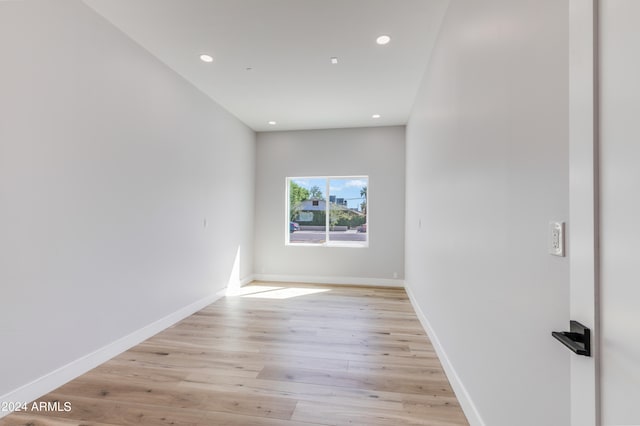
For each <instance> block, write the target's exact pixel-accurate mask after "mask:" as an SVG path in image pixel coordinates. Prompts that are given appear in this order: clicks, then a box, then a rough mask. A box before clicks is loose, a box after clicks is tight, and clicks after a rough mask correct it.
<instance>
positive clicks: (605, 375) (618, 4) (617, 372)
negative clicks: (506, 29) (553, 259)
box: [599, 0, 640, 426]
mask: <svg viewBox="0 0 640 426" xmlns="http://www.w3.org/2000/svg"><path fill="white" fill-rule="evenodd" d="M600 13H601V15H600V24H601V26H600V29H601V32H600V34H601V36H600V46H599V50H600V72H601V75H600V83H601V85H600V94H601V96H600V102H601V104H600V178H601V181H600V190H601V194H600V201H601V208H600V213H601V216H600V217H601V220H600V224H601V225H600V226H601V228H600V231H601V234H600V248H601V275H600V279H601V283H600V296H601V299H600V300H601V306H600V309H601V310H600V313H601V324H602V329H601V351H602V352H601V354H602V357H601V371H602V382H601V383H602V424H603V425H604V426H614V425H640V405H639V404H638V402H639V401H640V363H639V362H638V361H639V360H640V309H639V301H640V286H639V285H638V282H639V281H640V271H639V270H638V253H639V252H638V241H640V223H639V222H638V217H640V200H639V199H638V189H639V183H640V169H639V168H638V164H640V144H639V143H638V140H640V122H639V121H638V102H639V100H640V84H639V82H638V73H640V54H639V53H638V43H640V31H639V30H638V22H639V21H638V20H639V19H640V3H638V2H637V1H634V0H605V1H601V2H600Z"/></svg>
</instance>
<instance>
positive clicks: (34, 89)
mask: <svg viewBox="0 0 640 426" xmlns="http://www.w3.org/2000/svg"><path fill="white" fill-rule="evenodd" d="M0 52H2V59H1V61H2V65H1V67H0V68H1V71H0V93H2V96H0V117H1V119H0V236H1V237H0V292H1V294H0V342H1V343H0V345H1V347H2V350H0V378H1V379H0V397H2V395H5V396H7V395H9V396H10V395H14V396H15V395H18V394H15V393H14V394H9V393H10V392H12V391H14V390H16V389H17V388H18V387H20V386H23V385H25V384H28V383H30V382H31V381H33V380H35V379H37V378H40V377H42V376H44V375H46V374H48V373H51V372H52V371H54V370H55V369H57V368H59V367H62V366H65V365H66V364H67V363H70V362H73V361H75V360H77V359H79V358H81V357H83V356H85V355H87V354H89V353H91V352H92V351H95V350H97V349H99V348H101V347H104V346H105V345H108V344H110V343H112V342H114V341H116V340H117V339H119V338H122V337H123V336H126V335H128V334H129V333H132V332H134V331H136V330H139V329H141V328H143V327H145V326H147V325H149V324H151V323H153V322H154V321H156V320H159V319H161V318H163V317H165V316H167V315H169V314H172V313H174V312H176V311H179V310H180V309H181V308H183V307H185V306H189V305H191V304H193V303H194V302H198V301H201V300H210V299H211V298H212V297H213V296H214V295H215V294H216V292H217V291H219V290H221V289H223V288H224V287H225V286H226V284H227V282H228V281H229V278H230V274H231V272H232V266H233V264H234V260H235V257H236V253H237V251H238V249H240V250H241V255H242V259H241V262H240V265H239V274H240V275H242V276H245V275H249V274H251V272H252V262H253V261H252V258H251V256H252V251H253V248H252V242H253V236H252V223H253V184H254V156H255V134H254V133H253V132H252V131H251V130H249V129H248V128H247V127H245V126H244V125H243V124H241V123H240V122H239V121H238V120H236V119H235V118H233V117H232V116H231V115H230V114H228V113H227V112H226V111H224V110H223V109H222V108H221V107H220V106H218V105H217V104H215V103H214V102H213V101H211V100H210V99H209V98H207V97H206V96H204V95H203V94H201V93H200V92H199V91H197V90H196V89H195V88H194V87H192V86H191V85H189V84H188V83H187V82H185V81H184V80H183V79H181V78H180V77H178V76H177V75H176V74H175V73H174V72H172V71H170V70H169V69H168V68H167V67H165V66H164V65H163V64H162V63H160V62H159V61H158V60H156V59H155V58H153V57H152V56H151V55H150V54H148V53H147V52H146V51H144V50H143V49H142V48H140V47H139V46H138V45H136V44H135V43H133V42H132V41H131V40H129V39H128V38H127V37H126V36H124V35H123V34H122V33H120V32H118V31H117V30H115V29H114V28H113V27H112V26H111V25H110V24H108V23H107V22H106V21H105V20H103V19H102V18H100V17H99V16H98V15H96V14H95V13H94V12H92V11H91V10H90V9H88V8H87V7H86V6H85V5H84V4H82V3H81V2H79V1H75V0H57V1H46V0H42V1H38V0H30V1H19V2H18V1H16V2H0ZM205 218H206V219H207V221H208V227H206V228H205V227H204V220H205ZM236 278H237V277H236ZM43 389H44V388H43ZM28 394H29V392H26V393H19V395H28Z"/></svg>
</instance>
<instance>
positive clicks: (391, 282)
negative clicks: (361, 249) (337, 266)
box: [253, 274, 404, 287]
mask: <svg viewBox="0 0 640 426" xmlns="http://www.w3.org/2000/svg"><path fill="white" fill-rule="evenodd" d="M253 278H254V280H256V281H267V282H285V283H307V284H338V285H361V286H370V287H404V280H397V279H386V278H358V277H320V276H316V275H271V274H255V275H254V276H253Z"/></svg>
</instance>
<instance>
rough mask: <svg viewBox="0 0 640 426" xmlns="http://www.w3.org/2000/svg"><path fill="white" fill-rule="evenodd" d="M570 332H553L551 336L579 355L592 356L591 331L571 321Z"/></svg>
mask: <svg viewBox="0 0 640 426" xmlns="http://www.w3.org/2000/svg"><path fill="white" fill-rule="evenodd" d="M569 329H570V331H553V332H551V335H552V336H553V337H555V338H556V339H558V340H559V341H560V342H562V344H563V345H565V346H566V347H568V348H569V349H571V350H572V351H573V352H575V353H577V354H578V355H584V356H591V330H590V329H589V328H587V327H585V326H584V325H582V324H580V323H579V322H578V321H570V323H569Z"/></svg>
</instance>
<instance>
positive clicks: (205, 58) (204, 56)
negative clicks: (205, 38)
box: [200, 53, 213, 62]
mask: <svg viewBox="0 0 640 426" xmlns="http://www.w3.org/2000/svg"><path fill="white" fill-rule="evenodd" d="M200 60H201V61H202V62H213V56H211V55H207V54H206V53H203V54H202V55H200Z"/></svg>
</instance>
